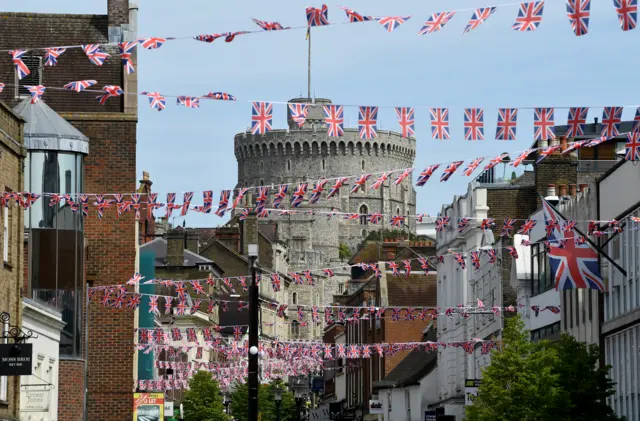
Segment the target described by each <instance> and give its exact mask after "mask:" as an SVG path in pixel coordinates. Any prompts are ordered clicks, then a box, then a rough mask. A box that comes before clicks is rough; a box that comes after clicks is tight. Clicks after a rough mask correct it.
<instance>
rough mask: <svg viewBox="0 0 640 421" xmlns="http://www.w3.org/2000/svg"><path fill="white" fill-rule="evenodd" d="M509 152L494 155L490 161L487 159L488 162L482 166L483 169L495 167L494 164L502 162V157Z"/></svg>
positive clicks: (506, 155)
mask: <svg viewBox="0 0 640 421" xmlns="http://www.w3.org/2000/svg"><path fill="white" fill-rule="evenodd" d="M508 156H509V154H508V153H503V154H500V155H498V156H496V157H495V158H493V159H492V160H491V161H489V163H488V164H487V165H486V166H485V167H484V169H485V171H486V170H490V169H491V168H493V167H495V166H496V165H498V164H499V163H501V162H503V161H504V159H505V158H506V157H508Z"/></svg>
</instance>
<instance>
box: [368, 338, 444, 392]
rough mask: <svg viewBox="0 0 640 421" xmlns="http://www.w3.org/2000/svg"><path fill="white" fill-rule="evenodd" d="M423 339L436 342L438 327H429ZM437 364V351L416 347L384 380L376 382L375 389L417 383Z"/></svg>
mask: <svg viewBox="0 0 640 421" xmlns="http://www.w3.org/2000/svg"><path fill="white" fill-rule="evenodd" d="M423 340H424V341H432V342H435V341H436V340H437V339H436V329H435V328H433V327H432V328H431V329H429V331H428V332H427V334H426V335H425V337H424V339H423ZM437 365H438V352H437V351H429V352H427V351H424V350H422V349H414V350H413V351H411V352H410V353H409V354H408V355H407V356H406V357H405V358H404V359H403V360H402V361H400V362H399V363H398V365H397V366H396V367H395V368H394V369H393V370H391V373H389V375H388V376H387V377H385V378H384V380H381V381H378V382H375V383H374V384H373V387H374V389H390V388H394V387H403V386H413V385H417V384H419V382H420V380H421V379H422V378H423V377H425V376H426V375H427V374H429V373H431V372H432V371H433V370H434V369H435V368H436V366H437Z"/></svg>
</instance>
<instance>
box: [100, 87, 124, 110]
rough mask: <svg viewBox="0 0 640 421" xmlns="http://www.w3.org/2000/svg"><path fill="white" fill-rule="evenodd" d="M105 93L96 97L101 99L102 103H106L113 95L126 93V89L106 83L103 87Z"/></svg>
mask: <svg viewBox="0 0 640 421" xmlns="http://www.w3.org/2000/svg"><path fill="white" fill-rule="evenodd" d="M102 91H103V92H104V94H103V95H100V96H97V97H96V99H97V100H98V101H100V104H101V105H104V104H106V102H107V100H108V99H109V98H111V97H117V96H120V95H122V94H124V90H122V88H121V87H119V86H117V85H105V86H103V87H102Z"/></svg>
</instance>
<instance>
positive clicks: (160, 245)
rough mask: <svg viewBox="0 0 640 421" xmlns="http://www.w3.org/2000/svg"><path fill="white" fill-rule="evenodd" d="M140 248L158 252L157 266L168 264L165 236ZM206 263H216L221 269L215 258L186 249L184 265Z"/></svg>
mask: <svg viewBox="0 0 640 421" xmlns="http://www.w3.org/2000/svg"><path fill="white" fill-rule="evenodd" d="M140 249H141V250H153V251H154V252H155V253H156V265H155V266H156V267H166V266H167V240H165V239H164V238H156V239H154V240H152V241H149V242H148V243H146V244H143V245H142V246H140ZM205 264H211V265H215V266H216V268H217V269H218V270H219V269H220V268H219V267H218V265H216V264H215V262H214V261H213V260H209V259H207V258H206V257H202V256H200V255H199V254H195V253H194V252H192V251H190V250H187V249H184V266H196V265H205Z"/></svg>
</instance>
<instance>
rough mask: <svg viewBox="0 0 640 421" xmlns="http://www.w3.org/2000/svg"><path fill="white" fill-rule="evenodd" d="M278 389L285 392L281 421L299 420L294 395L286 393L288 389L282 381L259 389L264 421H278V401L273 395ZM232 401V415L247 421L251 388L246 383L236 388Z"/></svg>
mask: <svg viewBox="0 0 640 421" xmlns="http://www.w3.org/2000/svg"><path fill="white" fill-rule="evenodd" d="M276 387H279V388H280V389H282V390H283V393H282V402H281V403H280V419H281V420H282V421H295V420H296V419H297V418H296V404H295V399H294V397H293V393H291V392H285V390H286V387H285V386H284V385H283V384H282V382H281V381H274V382H272V383H271V384H261V385H260V388H259V389H258V412H259V413H260V415H261V419H262V421H277V412H276V399H275V394H274V393H273V389H275V388H276ZM231 401H232V402H231V415H232V416H233V417H234V418H235V419H236V420H238V421H247V419H248V401H249V387H248V385H247V384H246V383H245V384H238V385H237V386H236V388H235V390H234V391H233V394H232V395H231Z"/></svg>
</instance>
